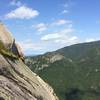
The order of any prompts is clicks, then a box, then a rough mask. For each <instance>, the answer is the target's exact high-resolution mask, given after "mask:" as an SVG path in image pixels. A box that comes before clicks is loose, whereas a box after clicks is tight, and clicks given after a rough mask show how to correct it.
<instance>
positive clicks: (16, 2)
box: [10, 0, 22, 7]
mask: <svg viewBox="0 0 100 100" xmlns="http://www.w3.org/2000/svg"><path fill="white" fill-rule="evenodd" d="M10 5H12V6H18V7H19V6H21V5H22V3H21V2H20V1H18V0H12V1H11V2H10Z"/></svg>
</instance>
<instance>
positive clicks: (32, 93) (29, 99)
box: [0, 28, 58, 100]
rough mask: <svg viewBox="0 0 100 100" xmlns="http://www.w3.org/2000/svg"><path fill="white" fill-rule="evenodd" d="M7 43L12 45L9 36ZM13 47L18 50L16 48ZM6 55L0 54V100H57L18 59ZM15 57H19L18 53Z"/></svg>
mask: <svg viewBox="0 0 100 100" xmlns="http://www.w3.org/2000/svg"><path fill="white" fill-rule="evenodd" d="M0 29H1V28H0ZM0 31H2V30H0ZM2 34H3V33H2ZM2 34H1V33H0V39H1V40H2V42H3V44H4V45H6V44H5V43H7V42H4V40H3V39H2V38H3V37H2ZM10 40H11V41H10ZM9 43H11V45H12V36H9ZM14 46H15V47H16V49H18V46H16V45H14ZM0 49H2V48H0ZM6 52H7V51H6ZM11 52H12V53H14V52H13V51H11ZM17 53H18V54H17ZM6 54H8V53H6ZM6 54H5V55H4V54H3V53H1V52H0V100H58V98H57V96H56V95H55V93H54V91H53V89H52V88H51V87H50V86H49V85H48V84H47V83H45V82H44V81H43V80H42V79H41V78H40V77H39V76H38V75H36V74H35V73H33V72H32V71H31V70H30V69H29V68H28V67H27V66H26V65H25V64H24V63H23V61H22V60H21V59H20V58H18V59H15V58H13V57H12V56H11V57H10V56H9V57H8V56H6ZM20 54H21V53H20ZM16 55H19V51H17V52H16ZM16 55H15V56H16Z"/></svg>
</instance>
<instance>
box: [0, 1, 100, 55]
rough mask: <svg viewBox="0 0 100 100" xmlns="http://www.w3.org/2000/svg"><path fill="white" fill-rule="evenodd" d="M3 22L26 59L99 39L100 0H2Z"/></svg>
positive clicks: (1, 14)
mask: <svg viewBox="0 0 100 100" xmlns="http://www.w3.org/2000/svg"><path fill="white" fill-rule="evenodd" d="M0 20H2V22H3V23H5V25H6V26H7V27H8V29H9V30H10V31H11V32H12V33H13V36H14V37H15V39H16V41H17V42H18V43H19V44H20V45H21V47H22V49H23V51H24V53H25V55H34V54H41V53H45V52H48V51H53V50H56V49H59V48H62V47H64V46H68V45H72V44H75V43H80V42H90V41H95V40H99V39H100V0H3V1H0Z"/></svg>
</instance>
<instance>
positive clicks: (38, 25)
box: [32, 23, 47, 32]
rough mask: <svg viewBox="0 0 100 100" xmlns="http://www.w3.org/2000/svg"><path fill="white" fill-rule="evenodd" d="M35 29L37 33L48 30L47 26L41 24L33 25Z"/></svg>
mask: <svg viewBox="0 0 100 100" xmlns="http://www.w3.org/2000/svg"><path fill="white" fill-rule="evenodd" d="M32 27H33V28H35V29H36V30H37V31H39V32H42V31H45V30H46V29H47V25H46V24H44V23H39V24H37V25H32Z"/></svg>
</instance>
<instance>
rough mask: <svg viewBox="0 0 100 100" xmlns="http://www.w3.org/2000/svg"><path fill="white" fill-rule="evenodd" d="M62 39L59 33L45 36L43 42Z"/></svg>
mask: <svg viewBox="0 0 100 100" xmlns="http://www.w3.org/2000/svg"><path fill="white" fill-rule="evenodd" d="M60 37H61V36H60V34H58V33H52V34H47V35H45V36H43V37H42V38H41V40H43V41H48V40H54V39H58V38H60Z"/></svg>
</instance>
